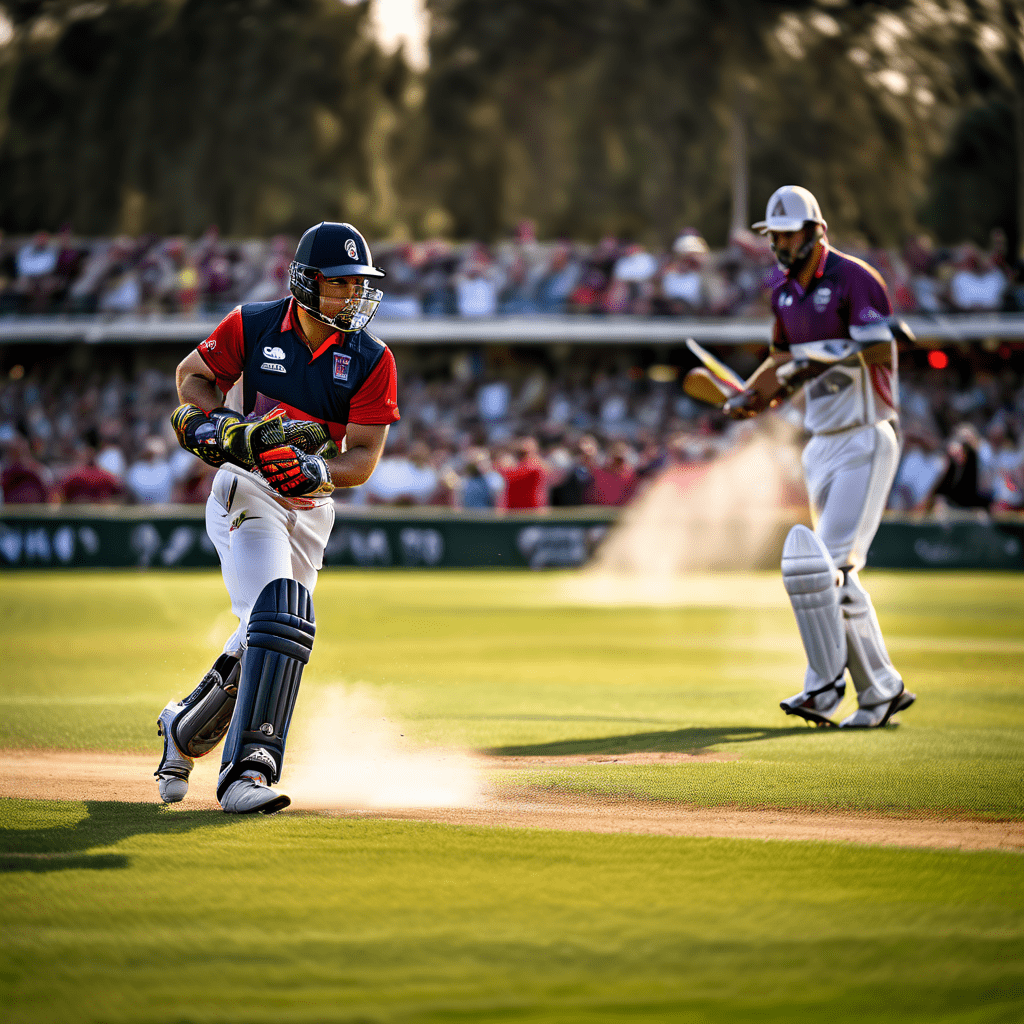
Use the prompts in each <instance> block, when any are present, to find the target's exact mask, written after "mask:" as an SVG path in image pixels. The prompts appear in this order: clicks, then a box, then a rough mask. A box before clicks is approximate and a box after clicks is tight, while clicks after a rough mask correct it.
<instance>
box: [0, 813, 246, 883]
mask: <svg viewBox="0 0 1024 1024" xmlns="http://www.w3.org/2000/svg"><path fill="white" fill-rule="evenodd" d="M85 806H86V809H87V810H88V812H89V813H88V815H87V816H86V817H84V818H83V819H82V820H81V821H79V822H77V823H76V824H75V825H74V826H71V827H68V826H63V825H56V826H54V827H52V828H34V829H32V828H30V829H9V828H0V873H3V872H11V871H34V872H46V871H67V870H69V869H72V868H74V869H81V868H86V869H89V870H93V871H104V870H108V869H110V868H125V867H128V864H129V858H128V857H126V856H124V855H123V854H112V853H103V854H90V853H89V852H88V851H89V850H93V849H96V848H97V847H102V846H112V845H113V844H114V843H117V842H120V840H122V839H128V838H130V837H131V836H138V835H174V834H179V833H185V832H191V831H192V830H193V829H196V828H210V827H222V826H224V825H230V824H231V821H230V820H229V819H228V817H227V816H226V815H225V814H224V813H223V812H222V811H176V812H175V813H173V814H169V813H167V811H165V810H164V809H163V807H162V806H161V805H159V804H136V803H120V802H118V801H114V800H87V801H86V803H85Z"/></svg>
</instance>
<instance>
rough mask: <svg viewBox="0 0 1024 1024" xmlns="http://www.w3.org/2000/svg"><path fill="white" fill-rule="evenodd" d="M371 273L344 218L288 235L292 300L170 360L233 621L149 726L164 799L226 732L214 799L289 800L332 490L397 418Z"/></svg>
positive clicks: (260, 803)
mask: <svg viewBox="0 0 1024 1024" xmlns="http://www.w3.org/2000/svg"><path fill="white" fill-rule="evenodd" d="M383 276H384V272H383V271H382V270H380V269H379V268H377V267H375V266H374V265H373V261H372V258H371V256H370V250H369V247H368V246H367V244H366V240H365V239H364V238H363V236H362V235H361V234H360V233H359V232H358V231H357V230H356V229H355V228H354V227H353V226H352V225H351V224H339V223H331V222H327V221H324V222H321V223H320V224H317V225H315V226H314V227H311V228H310V229H309V230H308V231H306V233H305V234H304V235H303V236H302V238H301V239H300V241H299V244H298V248H297V249H296V252H295V259H294V260H293V262H292V264H291V268H290V274H289V281H290V290H291V297H290V298H286V299H281V300H280V301H277V302H256V303H247V304H245V305H242V306H239V307H237V308H235V309H234V310H232V312H231V313H229V314H228V315H227V316H226V317H225V318H224V320H223V321H222V322H221V323H220V324H219V325H218V327H217V328H216V330H215V331H214V332H213V334H211V335H210V337H209V338H207V339H206V340H205V341H203V342H201V343H200V344H199V346H198V347H197V348H196V349H194V350H193V351H192V352H190V353H189V354H188V355H187V356H186V357H185V358H184V359H183V360H182V361H181V363H180V364H179V366H178V370H177V386H178V399H179V401H180V402H181V403H182V404H181V405H179V406H178V408H177V409H175V410H174V413H173V414H172V416H171V424H172V425H173V427H174V430H175V433H176V434H177V436H178V441H179V442H180V444H181V446H182V447H183V448H184V449H185V450H186V451H189V452H192V453H193V454H194V455H197V456H198V457H199V458H201V459H203V460H204V461H205V462H208V463H209V464H210V465H212V466H216V467H218V469H217V474H216V476H215V477H214V480H213V487H212V492H211V494H210V497H209V499H208V500H207V503H206V531H207V533H208V534H209V536H210V540H211V541H213V544H214V546H215V547H216V549H217V554H218V556H219V558H220V566H221V573H222V575H223V578H224V585H225V587H226V588H227V591H228V596H229V597H230V599H231V610H232V612H234V614H235V615H237V616H238V623H239V625H238V629H237V630H236V631H235V632H234V634H233V635H232V636H231V638H230V639H229V640H228V641H227V643H226V644H225V645H224V650H223V653H222V654H221V655H220V657H218V658H217V660H216V661H215V662H214V664H213V667H212V668H211V669H210V671H209V672H208V673H207V674H206V675H205V676H204V677H203V679H202V680H201V682H200V683H199V685H198V686H197V687H196V688H195V689H194V690H193V691H192V693H190V694H189V695H188V696H187V697H185V698H184V700H180V701H178V700H172V701H170V703H168V705H167V706H166V707H165V708H164V710H163V711H162V712H161V713H160V717H159V719H158V720H157V732H158V733H159V735H161V736H162V737H163V740H164V749H163V756H162V757H161V759H160V765H159V767H158V768H157V770H156V772H155V775H156V778H157V782H158V784H159V788H160V797H161V799H162V800H163V801H164V802H165V803H175V802H177V801H179V800H182V799H183V798H184V797H185V794H186V793H187V792H188V779H189V774H190V772H191V771H192V767H193V765H194V758H196V757H200V756H202V755H203V754H207V753H209V752H210V751H211V750H213V749H214V748H215V747H217V745H218V744H219V743H220V741H221V740H222V739H225V735H226V740H225V743H224V752H223V756H222V762H221V771H220V776H219V778H218V783H217V799H218V800H219V801H220V805H221V807H222V808H223V809H224V810H225V811H226V812H228V813H232V814H251V813H255V812H259V813H262V814H272V813H274V812H275V811H278V810H280V809H281V808H283V807H287V806H288V804H289V803H290V800H289V798H288V797H287V796H286V795H284V794H283V793H279V792H277V791H276V790H275V789H273V788H272V787H273V786H274V785H275V784H276V783H277V782H278V781H279V780H280V777H281V770H282V766H283V762H284V751H285V740H286V738H287V736H288V727H289V724H290V722H291V717H292V710H293V709H294V707H295V700H296V697H297V695H298V691H299V681H300V679H301V678H302V671H303V668H304V666H305V665H306V663H307V662H308V661H309V655H310V651H311V650H312V647H313V637H314V634H315V631H316V626H315V620H314V616H313V600H312V596H313V590H314V588H315V587H316V580H317V573H318V572H319V570H320V568H321V566H322V565H323V555H324V548H325V547H326V545H327V539H328V537H329V536H330V532H331V528H332V526H333V525H334V503H333V500H332V498H331V492H332V491H333V490H334V488H335V487H354V486H358V485H359V484H361V483H364V482H365V481H366V480H367V479H369V477H370V474H371V473H372V472H373V470H374V468H375V467H376V465H377V461H378V460H379V458H380V455H381V452H382V451H383V449H384V442H385V440H386V438H387V434H388V427H389V426H390V424H391V423H393V422H395V421H396V420H397V419H399V413H398V404H397V382H396V372H395V360H394V357H393V356H392V354H391V352H390V350H389V349H388V348H387V346H386V345H384V343H383V342H381V341H380V340H379V339H378V338H376V337H374V336H373V335H372V334H370V332H369V331H367V330H366V325H367V324H368V323H369V322H370V319H371V318H372V317H373V314H374V313H375V312H376V310H377V306H378V304H379V302H380V300H381V297H382V293H381V292H380V291H379V290H378V289H377V288H375V287H373V285H372V284H371V279H373V278H379V277H383ZM239 381H241V388H240V391H241V399H240V400H239V401H238V402H237V403H236V404H237V405H239V408H238V409H229V408H227V407H226V405H225V403H226V396H227V394H228V392H229V391H231V389H232V388H233V387H234V386H235V384H236V383H237V382H239ZM236 393H237V392H236Z"/></svg>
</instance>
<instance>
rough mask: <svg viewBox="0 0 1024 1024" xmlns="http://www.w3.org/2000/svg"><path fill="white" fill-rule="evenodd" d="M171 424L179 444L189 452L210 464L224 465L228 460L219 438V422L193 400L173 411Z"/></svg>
mask: <svg viewBox="0 0 1024 1024" xmlns="http://www.w3.org/2000/svg"><path fill="white" fill-rule="evenodd" d="M171 426H172V427H173V428H174V433H175V435H176V436H177V438H178V444H180V445H181V447H182V448H184V449H185V451H187V452H191V453H192V454H193V455H195V456H196V457H197V458H200V459H202V460H203V462H205V463H207V464H208V465H210V466H222V465H224V463H225V462H226V461H227V456H226V455H225V454H224V451H223V450H222V448H221V446H220V443H219V442H218V440H217V424H216V423H215V422H214V421H213V420H212V419H210V417H209V416H207V415H206V413H205V412H203V410H202V409H200V408H199V406H198V405H193V404H192V403H191V402H185V403H184V404H182V405H179V406H178V408H177V409H175V410H174V412H172V413H171Z"/></svg>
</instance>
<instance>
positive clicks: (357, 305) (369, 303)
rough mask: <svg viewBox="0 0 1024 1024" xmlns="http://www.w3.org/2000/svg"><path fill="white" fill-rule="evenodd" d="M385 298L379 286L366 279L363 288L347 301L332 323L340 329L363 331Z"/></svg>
mask: <svg viewBox="0 0 1024 1024" xmlns="http://www.w3.org/2000/svg"><path fill="white" fill-rule="evenodd" d="M383 298H384V293H383V292H382V291H381V290H380V289H379V288H374V287H373V285H371V284H370V282H369V281H364V282H363V285H362V288H360V290H359V291H358V292H357V293H356V294H355V295H353V296H352V297H351V298H350V299H349V300H348V301H347V302H346V303H345V305H344V306H343V307H342V309H341V312H340V313H339V314H338V315H337V316H336V317H335V318H334V320H333V321H332V323H333V324H334V326H335V327H337V328H338V330H339V331H361V330H362V329H363V328H364V327H365V326H366V325H367V324H368V323H369V322H370V320H371V319H372V318H373V314H374V313H376V312H377V307H378V306H379V305H380V300H381V299H383Z"/></svg>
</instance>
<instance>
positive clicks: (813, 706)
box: [779, 676, 846, 728]
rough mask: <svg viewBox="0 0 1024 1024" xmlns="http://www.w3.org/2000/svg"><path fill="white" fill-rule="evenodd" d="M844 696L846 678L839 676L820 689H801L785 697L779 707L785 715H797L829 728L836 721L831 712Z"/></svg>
mask: <svg viewBox="0 0 1024 1024" xmlns="http://www.w3.org/2000/svg"><path fill="white" fill-rule="evenodd" d="M845 696H846V680H844V679H843V678H842V676H840V677H839V679H837V680H836V681H835V682H832V683H829V684H828V685H827V686H823V687H822V688H821V689H820V690H811V691H807V690H801V691H800V692H799V693H796V694H794V695H793V696H792V697H787V698H786V699H785V700H784V701H782V702H781V703H780V704H779V707H780V708H782V710H783V711H785V712H786V714H787V715H798V716H799V717H800V718H805V719H806V720H807V721H808V722H814V724H815V725H817V726H819V727H824V728H829V727H831V726H834V725H835V724H836V723H835V722H833V721H832V718H831V716H832V714H833V713H834V712H835V710H836V708H838V707H839V705H840V704H842V702H843V697H845Z"/></svg>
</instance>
